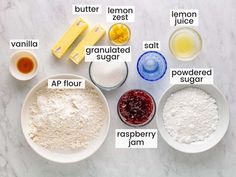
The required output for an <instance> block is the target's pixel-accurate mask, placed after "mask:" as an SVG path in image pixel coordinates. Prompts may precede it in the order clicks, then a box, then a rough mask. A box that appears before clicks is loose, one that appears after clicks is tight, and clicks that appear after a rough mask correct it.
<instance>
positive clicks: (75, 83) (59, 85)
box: [48, 79, 85, 89]
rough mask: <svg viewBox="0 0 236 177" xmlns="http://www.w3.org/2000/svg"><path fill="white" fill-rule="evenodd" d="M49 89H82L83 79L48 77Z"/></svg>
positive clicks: (83, 86) (83, 85)
mask: <svg viewBox="0 0 236 177" xmlns="http://www.w3.org/2000/svg"><path fill="white" fill-rule="evenodd" d="M48 88H50V89H84V88H85V80H84V79H48Z"/></svg>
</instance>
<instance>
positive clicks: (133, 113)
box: [117, 90, 155, 126]
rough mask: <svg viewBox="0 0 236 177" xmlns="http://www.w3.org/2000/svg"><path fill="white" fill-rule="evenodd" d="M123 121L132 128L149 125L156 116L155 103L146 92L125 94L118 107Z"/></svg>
mask: <svg viewBox="0 0 236 177" xmlns="http://www.w3.org/2000/svg"><path fill="white" fill-rule="evenodd" d="M117 109H118V114H119V116H120V118H121V120H122V121H124V122H125V123H126V124H128V125H131V126H142V125H146V124H147V123H149V122H150V121H151V120H152V118H153V117H154V114H155V102H154V100H153V98H152V96H151V95H150V94H149V93H147V92H146V91H144V90H130V91H128V92H126V93H124V94H123V95H122V96H121V97H120V100H119V102H118V105H117Z"/></svg>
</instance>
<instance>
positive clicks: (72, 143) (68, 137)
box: [21, 74, 110, 163]
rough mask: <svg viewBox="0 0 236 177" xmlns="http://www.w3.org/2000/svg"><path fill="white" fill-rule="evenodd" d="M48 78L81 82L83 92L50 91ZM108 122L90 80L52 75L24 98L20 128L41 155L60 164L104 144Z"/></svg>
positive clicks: (105, 107) (101, 99) (106, 109)
mask: <svg viewBox="0 0 236 177" xmlns="http://www.w3.org/2000/svg"><path fill="white" fill-rule="evenodd" d="M48 79H84V80H85V88H84V89H50V88H48ZM109 123H110V112H109V107H108V103H107V101H106V98H105V97H104V95H103V94H102V92H101V91H100V90H99V89H98V88H97V87H96V86H95V85H94V84H93V83H92V82H90V81H89V80H87V79H85V78H83V77H81V76H77V75H70V74H60V75H54V76H51V77H49V78H46V79H44V80H43V81H41V82H39V83H38V84H37V85H35V86H34V87H33V88H32V89H31V90H30V92H29V93H28V95H27V96H26V98H25V101H24V103H23V107H22V112H21V126H22V130H23V133H24V135H25V138H26V140H27V142H28V144H29V145H30V146H31V147H32V149H33V150H34V151H35V152H36V153H38V154H39V155H40V156H42V157H44V158H46V159H48V160H51V161H54V162H59V163H71V162H77V161H80V160H83V159H85V158H87V157H89V156H90V155H92V154H93V153H94V152H96V150H97V149H99V147H100V146H101V145H102V143H103V142H104V140H105V138H106V136H107V133H108V129H109Z"/></svg>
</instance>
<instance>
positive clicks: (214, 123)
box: [157, 85, 229, 153]
mask: <svg viewBox="0 0 236 177" xmlns="http://www.w3.org/2000/svg"><path fill="white" fill-rule="evenodd" d="M157 113H158V116H157V126H158V129H159V132H160V134H161V136H162V138H163V139H164V140H165V141H166V142H167V143H168V144H169V145H170V146H171V147H173V148H175V149H176V150H179V151H182V152H185V153H198V152H203V151H206V150H208V149H210V148H212V147H214V146H215V145H216V144H217V143H218V142H219V141H220V140H221V139H222V138H223V136H224V135H225V133H226V131H227V129H228V125H229V108H228V104H227V101H226V99H225V97H224V96H223V94H222V93H221V92H220V91H219V89H218V88H217V87H215V86H214V85H194V86H190V85H173V86H171V87H170V88H169V89H168V90H167V91H166V92H165V93H164V94H163V96H162V97H161V99H160V101H159V104H158V111H157Z"/></svg>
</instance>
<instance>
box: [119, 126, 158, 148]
mask: <svg viewBox="0 0 236 177" xmlns="http://www.w3.org/2000/svg"><path fill="white" fill-rule="evenodd" d="M115 133H116V135H115V137H116V148H157V144H158V143H157V140H158V134H157V129H116V132H115Z"/></svg>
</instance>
